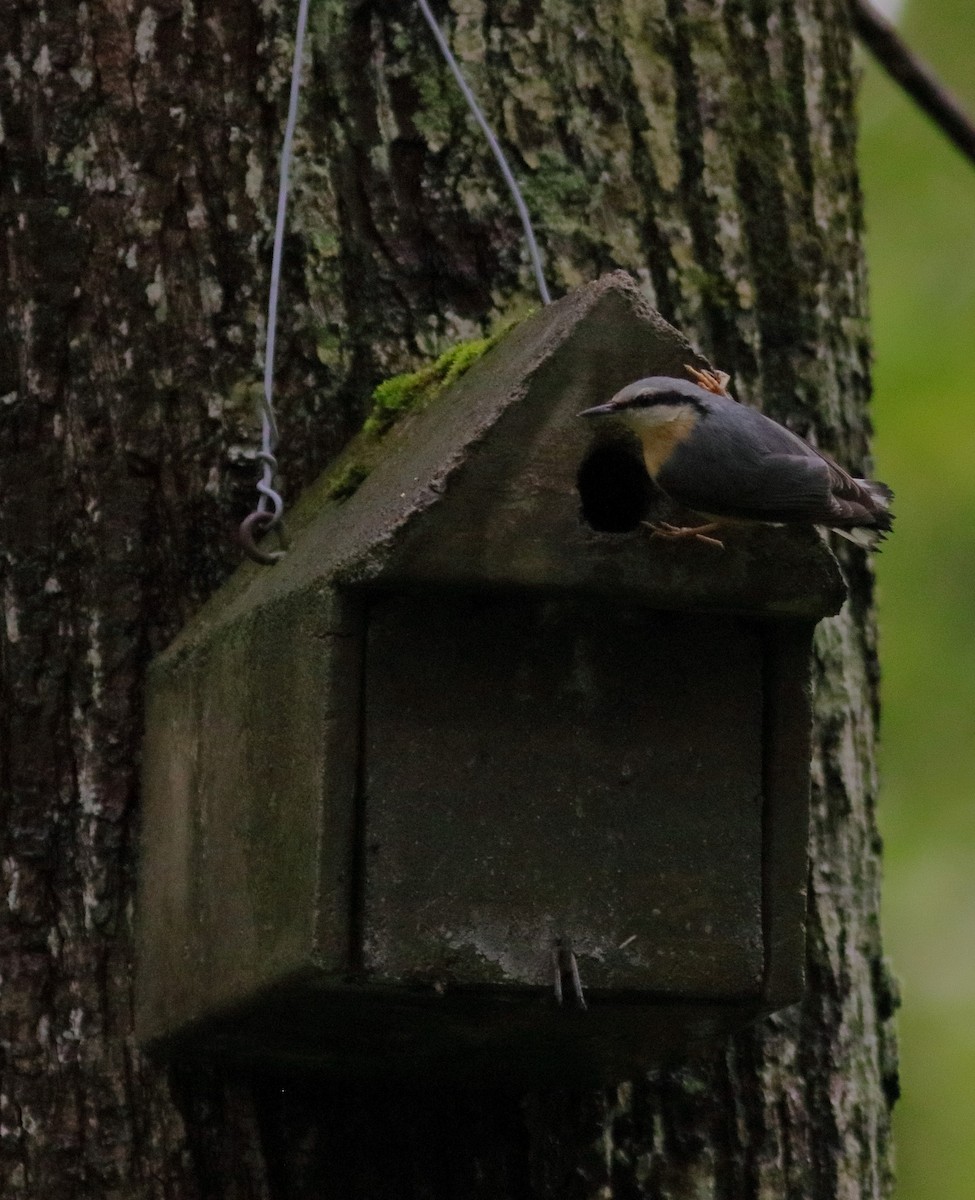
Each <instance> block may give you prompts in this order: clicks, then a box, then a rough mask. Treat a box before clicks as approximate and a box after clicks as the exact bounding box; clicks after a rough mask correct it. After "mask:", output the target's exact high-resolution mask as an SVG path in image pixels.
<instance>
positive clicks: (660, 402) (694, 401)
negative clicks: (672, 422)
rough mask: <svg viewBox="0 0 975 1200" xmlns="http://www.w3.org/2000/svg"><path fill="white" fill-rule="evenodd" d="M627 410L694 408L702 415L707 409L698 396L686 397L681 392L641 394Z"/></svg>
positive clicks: (633, 399) (635, 397)
mask: <svg viewBox="0 0 975 1200" xmlns="http://www.w3.org/2000/svg"><path fill="white" fill-rule="evenodd" d="M626 407H627V408H693V409H696V410H697V411H698V413H700V414H701V415H705V414H706V413H707V409H706V408H705V406H704V405H703V404H702V403H701V401H700V400H698V398H697V397H696V396H685V395H682V394H681V393H680V392H640V394H639V395H638V396H634V397H633V398H632V399H631V400H630V402H629V404H627V406H626Z"/></svg>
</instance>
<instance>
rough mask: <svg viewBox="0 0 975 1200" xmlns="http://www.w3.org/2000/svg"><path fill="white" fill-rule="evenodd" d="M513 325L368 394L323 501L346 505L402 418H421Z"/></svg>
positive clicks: (453, 348)
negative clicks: (364, 412) (356, 432)
mask: <svg viewBox="0 0 975 1200" xmlns="http://www.w3.org/2000/svg"><path fill="white" fill-rule="evenodd" d="M512 324H513V323H509V324H507V325H504V326H503V327H502V328H501V329H499V330H498V332H497V333H493V334H491V335H490V337H483V338H473V339H472V340H470V341H467V342H458V343H457V345H456V346H451V348H450V349H449V350H445V351H444V353H443V354H441V355H440V357H439V358H438V359H436V360H435V361H434V362H432V363H430V364H429V365H428V366H425V367H421V368H420V369H419V371H410V372H408V373H407V374H405V375H394V376H393V378H392V379H386V380H384V381H383V382H382V383H381V384H380V385H379V386H378V387H377V388H376V390H375V391H374V392H373V394H372V408H371V409H370V412H369V416H368V417H366V420H365V423H364V424H363V426H362V429H361V431H360V432H359V435H358V436H357V437H356V438H354V439H353V441H352V443H351V444H350V445H349V447H348V448H347V450H346V452H345V453H344V454H343V455H342V457H341V459H340V461H339V462H338V463H337V464H336V467H335V471H334V473H332V474H331V475H330V477H329V480H328V484H327V486H326V489H325V493H324V498H325V499H327V500H348V498H349V497H350V496H354V495H355V493H356V491H357V490H358V488H359V486H360V485H361V484H362V482H363V481H364V480H365V479H366V478H367V477H368V475H369V472H370V470H371V469H372V465H373V463H374V462H375V461H376V459H377V457H378V455H377V453H376V451H377V447H378V446H379V445H380V443H381V442H382V439H383V438H384V437H385V435H386V434H387V433H388V432H389V431H390V429H392V428H393V426H394V425H395V424H396V423H397V421H399V420H400V419H401V418H402V417H404V416H406V414H407V413H417V412H422V411H423V409H425V408H426V407H427V405H428V404H430V403H431V402H432V401H433V400H434V399H436V397H437V396H439V395H440V393H441V392H442V391H443V390H444V389H445V388H449V387H451V386H452V385H453V384H454V383H456V382H457V380H458V379H460V377H461V376H462V375H463V374H464V372H465V371H467V370H468V369H469V368H470V367H472V366H473V365H474V363H476V362H477V361H478V359H479V358H483V356H484V355H485V354H486V353H487V352H488V350H490V349H491V347H492V346H494V345H496V344H497V343H498V342H499V341H500V340H501V338H503V337H504V335H505V334H506V333H507V332H508V330H509V329H510V328H511V327H512Z"/></svg>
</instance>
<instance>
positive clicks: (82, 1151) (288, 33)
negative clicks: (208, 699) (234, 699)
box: [0, 0, 896, 1200]
mask: <svg viewBox="0 0 975 1200" xmlns="http://www.w3.org/2000/svg"><path fill="white" fill-rule="evenodd" d="M439 15H440V16H441V18H442V19H443V20H444V22H445V24H446V26H447V27H448V30H449V33H450V36H451V38H452V41H453V44H454V46H455V48H456V50H457V52H458V53H459V55H460V57H461V58H462V60H463V61H464V62H465V64H466V66H467V69H468V71H469V74H470V77H471V81H472V83H473V85H474V86H475V88H476V90H477V92H478V93H479V95H480V97H481V99H482V101H483V102H484V105H485V107H486V109H487V110H488V113H489V115H490V117H491V119H492V120H493V122H494V123H495V125H496V127H497V128H498V130H499V132H500V133H501V135H502V137H503V140H504V141H505V143H506V145H507V146H508V147H510V148H511V149H512V151H513V154H514V161H515V165H516V169H517V172H518V174H519V175H520V177H521V178H522V180H523V181H524V185H525V191H526V198H527V200H528V204H529V207H530V208H531V210H532V211H533V213H534V215H535V218H536V223H537V226H538V228H539V231H540V234H541V238H542V241H543V245H544V248H545V252H546V255H547V261H548V274H549V278H550V283H551V284H552V286H553V289H554V290H555V291H556V293H558V292H561V291H563V290H565V289H568V288H570V287H572V286H574V285H575V284H577V283H579V282H580V281H583V280H587V279H591V278H594V277H595V276H596V275H597V274H599V273H601V272H602V271H605V270H606V269H608V268H610V267H615V266H619V267H624V268H627V269H628V270H630V271H631V272H633V273H634V274H635V275H637V276H638V278H639V279H640V280H641V281H642V284H643V286H644V288H645V289H646V291H647V294H648V295H649V296H650V297H651V299H653V300H654V302H655V303H656V305H657V306H658V307H659V308H660V310H661V311H662V312H663V314H664V315H665V316H666V317H667V318H668V319H669V320H670V321H672V322H673V323H674V324H676V325H677V326H679V327H680V328H681V329H683V330H684V331H685V332H686V333H687V335H688V336H689V337H690V338H691V339H692V340H693V341H695V342H696V343H697V344H698V345H700V347H701V348H702V350H703V351H704V352H705V353H706V354H707V355H708V356H709V357H710V358H711V359H712V361H714V362H715V363H716V364H717V365H718V366H720V367H721V368H723V369H724V370H727V371H729V372H731V373H732V375H733V380H734V386H735V388H736V390H737V394H738V395H739V397H740V398H741V399H743V400H746V401H748V402H750V403H753V404H759V405H761V406H762V407H764V408H765V409H766V411H768V412H769V413H771V414H772V415H773V416H776V417H778V418H780V419H784V420H786V421H787V422H788V423H789V424H790V425H791V426H792V427H793V428H795V429H797V430H798V431H799V432H802V433H807V434H811V435H812V436H814V437H815V438H816V439H817V441H818V442H819V443H820V444H821V445H823V446H824V447H825V448H826V449H827V450H829V451H830V452H832V453H833V454H835V455H836V456H837V457H838V458H839V459H840V460H841V461H843V462H844V463H846V464H848V465H850V466H853V467H856V468H858V469H859V468H861V467H863V466H864V461H865V455H866V453H867V418H866V415H865V406H866V400H867V394H868V386H869V383H868V343H867V332H866V320H865V283H864V263H863V253H862V248H861V244H860V232H861V230H860V226H861V211H860V196H859V191H858V185H857V176H856V166H855V160H854V123H853V96H852V89H853V82H852V76H853V69H852V64H851V57H850V55H851V48H850V30H849V24H848V19H847V14H846V7H845V4H844V3H843V0H588V2H587V3H579V2H577V0H540V2H538V3H534V4H533V3H527V2H525V0H451V7H450V9H449V10H448V9H447V7H446V5H444V4H441V5H440V7H439ZM294 17H295V14H294V9H293V7H292V5H290V4H289V5H287V6H286V7H285V9H284V10H282V8H281V6H280V5H279V4H277V3H276V2H275V0H263V2H262V3H260V4H258V3H255V2H254V0H250V2H246V0H245V2H243V3H242V2H241V0H208V2H207V3H206V4H203V3H194V0H155V2H154V3H153V4H152V5H151V6H150V5H145V6H141V5H140V4H138V3H134V4H126V3H120V2H119V0H87V3H84V4H77V3H76V2H75V0H44V2H43V3H41V4H28V3H26V0H21V2H20V3H16V2H12V3H9V4H8V5H7V6H6V10H5V13H4V17H3V20H2V21H0V59H2V61H3V75H2V78H3V84H2V88H3V91H2V107H0V196H2V207H0V211H2V213H3V227H4V233H5V256H4V260H3V262H4V268H5V269H4V271H3V274H2V277H0V292H2V298H3V305H4V311H5V314H6V320H5V322H4V325H3V327H2V328H0V422H2V432H0V584H2V595H3V608H4V616H5V623H4V625H3V627H2V630H0V637H2V640H0V656H2V657H0V666H2V678H0V704H2V707H0V749H2V760H0V797H2V830H3V831H2V835H0V836H2V852H3V855H2V867H3V897H4V899H3V903H4V904H5V907H6V912H5V920H4V923H3V927H2V931H0V955H2V959H0V974H2V993H0V1005H2V1011H0V1039H2V1040H0V1045H2V1059H0V1181H2V1188H0V1190H2V1194H3V1196H4V1197H9V1198H10V1200H14V1198H16V1197H28V1198H30V1200H68V1198H71V1200H75V1198H81V1197H90V1198H92V1200H94V1198H96V1197H97V1198H99V1200H104V1198H106V1197H108V1198H117V1200H123V1198H124V1200H136V1198H138V1200H148V1198H156V1197H169V1198H178V1200H184V1198H185V1200H190V1198H196V1197H200V1198H202V1197H207V1198H211V1197H212V1198H219V1200H229V1198H231V1197H233V1198H237V1197H241V1198H243V1197H248V1198H250V1197H255V1198H256V1197H262V1198H263V1197H267V1198H271V1197H274V1198H275V1200H278V1198H288V1200H292V1198H294V1200H297V1198H302V1200H303V1198H305V1197H313V1196H314V1197H321V1196H335V1197H343V1200H346V1198H352V1197H368V1198H379V1197H383V1198H385V1197H393V1196H402V1197H430V1198H448V1197H449V1198H454V1197H457V1198H460V1197H463V1198H464V1200H469V1198H471V1197H484V1198H489V1200H502V1198H505V1200H507V1198H509V1197H526V1198H527V1197H559V1198H563V1197H565V1198H571V1197H587V1198H594V1197H600V1196H601V1197H619V1198H622V1197H636V1196H647V1197H671V1198H678V1197H691V1196H693V1197H700V1196H714V1197H735V1198H736V1200H747V1198H749V1197H759V1198H761V1200H773V1198H774V1200H782V1198H783V1197H796V1198H799V1197H801V1198H803V1200H827V1198H829V1200H833V1198H839V1197H843V1198H844V1200H845V1198H853V1197H879V1196H882V1195H886V1194H887V1193H888V1192H889V1189H890V1167H889V1106H890V1104H891V1102H892V1099H893V1096H894V1094H895V1092H896V1070H895V1066H894V1061H893V1060H894V1051H893V1043H892V1038H891V1034H890V1028H889V1018H890V1016H891V1011H892V1007H893V1004H892V989H891V986H890V983H889V980H888V976H887V974H886V971H885V968H884V965H883V960H882V958H881V948H880V939H879V933H878V916H877V910H878V876H879V869H878V853H879V843H878V837H877V833H876V830H875V827H874V819H873V802H874V792H875V773H874V766H873V751H874V738H875V721H876V660H875V653H874V627H873V621H872V617H871V612H870V592H871V574H870V571H869V568H868V567H867V566H865V565H864V560H863V558H862V556H861V555H860V553H859V551H855V550H852V549H851V550H850V552H849V553H848V554H847V555H845V557H844V565H845V568H846V570H847V573H848V576H849V580H850V584H851V599H850V601H849V603H848V604H847V606H846V608H845V609H844V611H843V613H842V614H841V615H840V616H839V617H838V618H836V619H835V620H832V621H830V622H827V623H826V624H825V625H824V626H822V627H821V630H820V634H819V637H818V660H819V672H818V683H817V690H816V720H817V726H816V736H815V743H816V750H815V758H814V768H813V772H814V774H813V827H812V841H811V855H812V857H811V867H810V877H809V882H810V891H809V936H808V959H809V962H808V991H807V996H806V1000H805V1003H804V1004H803V1005H802V1006H800V1007H797V1008H796V1009H794V1010H789V1011H787V1012H785V1013H782V1014H780V1015H778V1016H776V1017H774V1018H772V1019H770V1020H768V1021H766V1022H765V1023H764V1024H762V1025H760V1026H756V1027H754V1028H752V1029H750V1030H748V1031H747V1032H745V1033H743V1034H742V1035H740V1036H739V1037H737V1038H736V1039H734V1040H733V1041H732V1042H731V1043H730V1044H729V1045H728V1046H727V1047H726V1048H725V1049H724V1050H723V1052H722V1053H720V1054H718V1055H716V1056H715V1058H714V1060H713V1061H707V1062H702V1063H697V1064H692V1065H691V1064H689V1065H686V1066H683V1067H680V1068H673V1069H667V1070H663V1069H659V1070H655V1071H652V1072H651V1073H650V1074H649V1075H648V1076H647V1077H646V1078H641V1079H638V1080H634V1081H632V1082H629V1083H626V1084H623V1085H621V1086H619V1087H617V1088H613V1089H610V1090H607V1091H604V1092H598V1093H593V1094H581V1095H580V1094H559V1095H550V1094H548V1095H542V1094H538V1095H528V1096H520V1097H519V1096H515V1095H511V1096H502V1095H484V1094H479V1093H477V1092H476V1091H473V1090H472V1091H470V1092H469V1093H464V1094H456V1093H455V1094H450V1095H445V1094H443V1092H441V1091H439V1090H438V1089H437V1088H436V1087H433V1086H429V1085H426V1084H425V1083H424V1081H423V1080H418V1081H417V1083H416V1085H415V1087H414V1088H413V1089H412V1090H411V1091H410V1092H409V1094H407V1092H406V1091H405V1090H403V1089H401V1088H399V1087H395V1088H394V1087H387V1088H384V1089H382V1090H379V1091H367V1090H360V1089H357V1088H355V1087H353V1086H349V1085H348V1084H340V1083H335V1082H323V1083H321V1084H316V1085H311V1084H308V1083H305V1084H303V1085H300V1086H299V1085H296V1084H294V1083H293V1082H292V1081H289V1080H286V1079H276V1078H266V1077H264V1078H242V1077H241V1076H240V1075H237V1074H233V1073H229V1072H228V1073H226V1074H222V1073H217V1072H214V1071H206V1072H204V1071H203V1070H202V1069H193V1068H189V1067H185V1068H180V1069H179V1070H175V1069H168V1068H167V1067H166V1065H165V1064H164V1063H161V1062H156V1061H152V1060H147V1059H146V1058H144V1057H142V1056H141V1055H140V1054H139V1053H138V1051H137V1050H136V1048H135V1046H134V1043H133V1039H132V1035H131V981H132V959H131V944H132V941H131V934H132V906H133V881H134V875H135V848H136V844H137V832H138V824H139V802H138V801H139V792H138V778H139V774H138V772H139V747H140V738H141V719H142V714H141V702H142V680H143V676H144V671H145V667H146V663H147V661H148V659H149V658H150V656H151V655H152V654H153V653H154V652H155V651H156V650H158V649H159V648H161V647H162V646H163V645H164V644H165V643H166V642H167V640H168V639H169V638H170V637H171V636H172V635H173V634H174V633H175V632H176V630H177V629H178V628H179V627H180V625H181V623H182V622H183V621H184V620H185V619H186V617H187V616H188V615H189V614H190V613H191V612H193V611H194V609H195V608H196V607H197V606H198V605H199V604H200V602H201V601H202V600H203V599H204V598H205V597H206V596H207V594H209V593H210V592H211V591H212V590H213V588H214V587H215V586H216V585H217V584H218V583H219V582H220V581H221V580H222V579H223V578H224V577H225V576H226V575H227V573H228V572H229V571H230V570H231V569H232V567H233V566H234V564H235V562H236V560H237V550H236V549H235V546H234V544H233V542H232V540H231V537H230V531H231V530H232V528H233V526H234V524H235V523H237V522H239V520H240V519H241V517H242V516H243V515H244V514H245V513H246V512H247V511H248V510H249V507H251V506H252V499H253V494H252V487H253V478H254V474H255V471H254V461H253V449H254V443H255V437H256V428H257V427H256V423H255V420H254V417H253V401H254V394H255V390H256V388H257V384H258V380H259V372H260V349H261V346H262V342H263V333H264V316H263V311H264V305H265V293H266V285H267V273H268V263H269V258H270V253H269V248H270V230H271V221H272V218H273V204H274V191H275V175H276V164H277V155H278V152H279V144H280V138H281V133H282V129H283V118H284V106H285V101H286V90H287V87H286V85H287V75H288V71H289V64H290V53H291V45H292V41H291V39H292V29H293V24H294ZM312 43H313V49H312V54H311V57H310V63H309V67H308V70H307V74H306V86H305V92H304V101H303V117H302V120H301V122H300V125H299V134H298V141H297V145H296V155H297V158H296V170H295V174H296V181H295V182H296V187H295V197H294V204H293V208H292V216H291V220H290V231H291V232H290V234H289V237H288V240H287V243H286V262H285V279H284V293H283V300H282V309H283V328H282V330H281V340H280V343H279V362H280V370H279V379H278V398H279V400H278V402H279V406H280V412H281V425H282V435H283V436H282V449H281V453H280V458H281V461H282V466H283V470H284V473H285V476H286V479H287V490H288V491H289V493H290V494H291V495H292V496H293V495H294V493H295V492H296V491H297V490H298V488H299V487H300V486H301V485H302V484H304V483H306V482H308V481H309V480H310V479H311V478H313V477H314V475H315V474H316V473H317V471H318V470H319V469H320V468H321V466H322V465H323V464H324V463H325V462H326V461H327V460H328V459H329V457H330V456H331V455H333V454H334V453H335V452H336V450H337V449H338V448H339V447H340V446H341V445H342V443H343V440H344V439H345V438H346V437H347V436H348V435H349V434H350V433H351V432H352V431H353V430H354V429H355V428H356V427H357V425H358V423H359V422H360V420H361V418H362V416H363V413H364V411H365V405H366V403H367V399H368V396H369V393H370V390H371V388H372V386H373V385H374V384H375V383H376V382H377V381H378V380H380V379H381V378H382V377H384V376H386V375H389V374H392V373H394V372H397V371H399V370H402V369H404V368H406V367H408V366H410V365H412V364H416V363H418V362H420V361H423V360H424V359H425V358H426V356H428V355H429V354H431V353H433V352H435V351H436V350H438V349H441V348H443V347H445V346H446V345H448V344H450V343H451V342H452V341H455V340H456V339H458V338H460V337H463V336H467V335H470V334H471V333H472V332H475V331H478V330H480V329H481V328H483V327H484V326H486V324H487V323H488V322H489V321H490V320H491V319H492V318H494V317H496V316H497V315H498V314H499V313H508V312H510V311H511V310H512V309H513V308H517V307H519V306H520V307H522V308H524V307H526V306H527V305H529V304H534V303H535V302H536V301H535V297H534V295H533V285H532V282H531V275H530V272H529V269H528V267H527V264H526V257H525V254H524V251H523V244H522V239H521V234H520V229H519V225H518V222H517V218H516V216H515V214H514V212H513V210H512V207H511V205H510V203H509V199H508V197H507V195H506V193H505V191H504V188H503V185H502V184H501V182H500V181H499V179H498V176H497V172H496V168H495V166H494V163H493V161H492V159H491V158H490V156H489V153H488V151H487V149H486V147H485V146H484V144H483V141H482V139H481V137H480V136H479V135H478V134H477V133H476V131H475V130H474V129H473V127H472V125H471V122H470V120H469V118H468V116H467V115H466V112H465V110H464V108H463V107H462V104H461V101H460V100H459V98H458V96H457V94H456V92H455V88H454V85H453V82H452V81H451V79H450V78H449V76H448V75H447V73H446V71H445V69H444V67H443V65H442V64H441V62H440V61H439V60H438V59H437V57H436V55H435V52H434V50H433V48H432V45H431V41H430V38H429V33H428V31H427V30H426V28H425V26H423V25H422V22H421V20H420V18H419V15H418V13H417V11H416V10H415V8H414V6H413V5H411V4H409V3H407V2H406V0H386V2H384V3H379V2H378V0H345V2H341V0H317V4H316V6H315V8H314V10H313V14H312ZM255 703H259V697H258V698H255Z"/></svg>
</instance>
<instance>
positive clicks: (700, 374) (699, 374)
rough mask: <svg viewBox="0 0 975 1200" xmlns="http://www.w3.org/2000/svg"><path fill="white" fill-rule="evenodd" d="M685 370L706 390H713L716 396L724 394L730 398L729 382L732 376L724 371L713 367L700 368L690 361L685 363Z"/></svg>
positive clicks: (726, 397)
mask: <svg viewBox="0 0 975 1200" xmlns="http://www.w3.org/2000/svg"><path fill="white" fill-rule="evenodd" d="M684 370H685V371H686V372H687V373H688V375H690V377H691V379H692V380H693V381H694V383H696V384H697V386H698V387H702V388H704V390H705V391H706V392H713V393H714V395H715V396H724V397H725V399H727V400H730V399H731V397H730V396H729V395H728V384H729V383H730V382H731V376H730V375H728V374H726V373H725V372H724V371H716V370H713V369H712V368H711V367H705V369H704V370H703V371H702V370H699V369H698V368H697V367H692V366H690V364H689V363H684Z"/></svg>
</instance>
